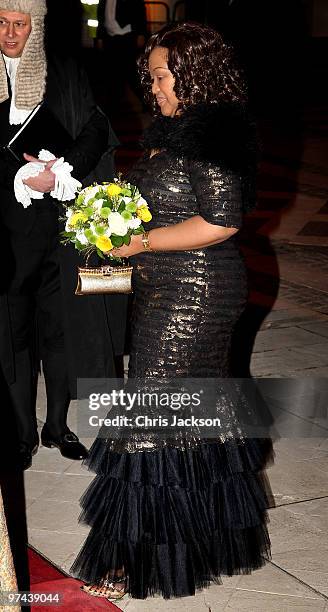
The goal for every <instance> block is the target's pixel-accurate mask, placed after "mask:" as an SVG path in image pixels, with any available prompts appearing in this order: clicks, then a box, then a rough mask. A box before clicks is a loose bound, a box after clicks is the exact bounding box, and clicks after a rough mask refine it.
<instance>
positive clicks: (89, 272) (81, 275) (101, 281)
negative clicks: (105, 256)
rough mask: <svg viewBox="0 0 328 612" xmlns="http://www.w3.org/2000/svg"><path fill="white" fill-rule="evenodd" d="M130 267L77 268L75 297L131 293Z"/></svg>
mask: <svg viewBox="0 0 328 612" xmlns="http://www.w3.org/2000/svg"><path fill="white" fill-rule="evenodd" d="M132 269H133V268H132V266H115V267H114V266H101V267H99V268H78V281H77V287H76V289H75V295H90V294H96V293H132V284H131V279H132Z"/></svg>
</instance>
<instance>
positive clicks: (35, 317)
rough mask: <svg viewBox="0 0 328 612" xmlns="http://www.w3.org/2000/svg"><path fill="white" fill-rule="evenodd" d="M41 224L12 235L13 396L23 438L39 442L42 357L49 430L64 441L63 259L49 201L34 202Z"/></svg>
mask: <svg viewBox="0 0 328 612" xmlns="http://www.w3.org/2000/svg"><path fill="white" fill-rule="evenodd" d="M33 206H36V207H37V214H36V220H35V223H34V226H33V228H32V230H31V231H30V232H29V233H28V234H24V233H23V232H18V231H17V232H11V235H10V243H11V256H12V270H13V272H12V278H11V280H10V284H9V288H8V304H9V317H10V327H11V333H12V341H13V347H14V353H15V382H14V383H13V384H12V385H9V392H10V396H11V400H12V404H13V408H14V412H15V417H16V423H17V431H18V437H19V439H20V441H21V442H25V443H27V444H29V445H30V446H34V444H36V443H37V442H38V434H37V421H36V414H35V406H36V387H37V372H38V368H37V367H36V365H37V363H38V357H41V360H42V366H43V371H44V376H45V383H46V392H47V426H48V429H49V430H50V432H51V434H52V435H54V436H59V435H61V434H62V433H64V431H65V430H66V417H67V410H68V406H69V399H70V398H69V391H68V377H67V371H66V367H65V355H64V351H65V347H64V332H63V321H62V309H63V304H62V296H61V289H60V271H59V260H58V240H59V238H58V232H59V230H58V212H57V209H56V208H55V205H54V204H53V203H51V202H47V201H46V200H44V201H43V200H42V201H40V202H37V203H36V202H34V204H33Z"/></svg>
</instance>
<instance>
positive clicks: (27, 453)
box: [17, 442, 39, 470]
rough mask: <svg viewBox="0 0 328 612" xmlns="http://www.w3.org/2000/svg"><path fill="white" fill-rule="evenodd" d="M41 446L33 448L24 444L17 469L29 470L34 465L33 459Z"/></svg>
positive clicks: (21, 446)
mask: <svg viewBox="0 0 328 612" xmlns="http://www.w3.org/2000/svg"><path fill="white" fill-rule="evenodd" d="M38 448H39V445H38V444H36V445H35V446H34V447H33V448H31V447H30V446H29V445H28V444H26V443H25V442H22V443H21V444H20V447H19V451H18V460H17V467H18V468H19V469H20V470H28V469H29V468H30V467H31V465H32V457H33V456H34V455H35V454H36V453H37V452H38Z"/></svg>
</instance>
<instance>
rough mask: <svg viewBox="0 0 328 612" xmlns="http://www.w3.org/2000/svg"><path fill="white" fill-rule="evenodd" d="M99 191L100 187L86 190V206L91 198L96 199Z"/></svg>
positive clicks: (95, 186)
mask: <svg viewBox="0 0 328 612" xmlns="http://www.w3.org/2000/svg"><path fill="white" fill-rule="evenodd" d="M98 191H99V185H94V187H88V188H87V189H86V190H85V196H84V204H87V203H88V202H89V200H91V198H94V197H95V195H96V193H98Z"/></svg>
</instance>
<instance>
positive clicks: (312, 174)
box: [25, 109, 328, 612]
mask: <svg viewBox="0 0 328 612" xmlns="http://www.w3.org/2000/svg"><path fill="white" fill-rule="evenodd" d="M320 112H321V114H322V116H323V110H322V109H321V111H320ZM315 116H316V109H312V110H311V109H310V110H309V111H308V117H307V126H308V129H307V131H305V134H304V142H303V149H302V154H301V156H300V158H299V159H298V160H295V158H294V157H293V156H292V154H289V144H290V141H289V140H288V137H286V142H282V141H280V143H279V142H278V139H277V142H275V140H274V138H273V137H272V139H271V141H270V137H269V136H267V142H271V144H272V146H271V147H270V146H269V147H267V149H266V156H265V158H264V161H263V164H262V168H261V175H260V207H259V209H258V211H256V212H255V213H253V214H252V215H251V216H250V219H249V220H248V221H247V223H246V229H247V228H248V230H247V232H246V235H245V239H244V240H243V248H244V253H245V256H246V259H247V262H248V267H249V270H250V281H251V283H250V284H251V293H250V308H251V309H252V308H253V311H251V312H253V313H257V315H259V317H258V320H259V325H258V328H256V330H255V331H256V337H255V343H254V345H253V346H252V359H251V372H252V374H253V375H254V376H258V377H268V378H275V377H282V378H289V377H296V378H297V379H299V380H300V381H302V382H303V383H304V386H303V393H302V397H303V399H304V397H305V396H306V395H307V394H308V393H310V394H311V389H312V387H311V384H312V379H317V378H321V379H324V378H326V377H327V376H328V343H327V337H328V234H327V231H326V230H327V226H328V214H327V213H328V204H327V200H328V197H327V196H328V184H327V174H328V163H327V160H326V150H327V146H326V145H327V143H326V136H327V135H326V132H325V131H320V129H314V128H313V125H314V124H315ZM325 116H326V115H325ZM268 132H269V127H268V129H267V134H268ZM122 139H123V140H124V134H123V138H122ZM131 156H132V157H133V155H131ZM296 162H297V163H296ZM295 168H296V170H297V171H295ZM250 230H253V234H252V238H251V239H250V237H249V235H250ZM254 230H255V231H254ZM44 399H45V395H44V385H43V382H42V380H41V381H40V385H39V397H38V417H39V419H40V421H42V420H43V419H44V404H45V403H44ZM312 399H313V398H312ZM326 399H327V398H326V396H323V397H320V398H319V396H318V395H316V396H315V397H314V405H315V406H316V407H318V405H319V404H320V405H321V413H320V411H319V412H318V413H317V414H315V415H309V414H307V415H306V417H304V414H303V412H302V410H301V408H300V406H301V404H302V402H300V404H295V403H294V404H293V405H292V406H291V407H290V411H291V413H292V418H293V421H292V423H293V427H292V429H291V430H290V432H289V434H288V435H287V436H284V437H281V438H280V439H279V440H278V441H277V442H276V444H275V452H276V460H275V464H274V465H273V466H272V467H271V468H269V471H268V475H269V479H270V482H271V486H272V490H273V493H274V497H275V502H276V506H275V507H274V508H271V509H270V510H269V517H270V524H269V532H270V536H271V540H272V561H270V562H269V563H268V564H267V565H266V566H265V567H264V568H263V569H261V570H259V571H257V572H255V573H254V574H253V575H251V576H237V577H234V578H227V579H224V580H223V585H222V586H212V587H211V588H209V589H207V590H205V591H203V592H200V593H197V595H196V596H195V597H187V598H183V599H180V600H172V601H170V602H167V601H164V600H163V599H162V598H160V597H157V598H155V599H150V600H146V601H140V600H132V599H129V598H128V597H126V598H124V600H123V601H122V602H120V603H119V604H118V605H119V607H120V608H121V609H122V610H127V611H128V612H137V611H139V610H140V611H141V610H142V611H143V612H148V611H149V612H150V611H151V612H155V611H156V612H157V611H158V612H160V611H161V610H166V611H169V612H178V611H182V610H193V611H195V612H196V610H197V612H198V611H199V612H200V611H201V610H204V612H221V611H223V610H225V611H228V610H231V611H233V612H237V611H239V610H241V611H242V610H245V611H246V610H247V611H249V612H255V611H256V610H259V611H261V612H269V610H272V611H276V610H281V611H282V612H289V611H292V610H295V611H296V610H297V611H298V610H299V611H304V612H311V611H312V610H313V611H322V612H323V611H324V610H328V570H327V559H328V535H327V534H328V438H327V433H328V431H327V430H328V426H327V411H326V410H327V409H326V406H327V401H326ZM319 400H320V401H319ZM303 404H304V402H303ZM75 419H76V406H75V405H73V406H72V408H71V411H70V422H71V425H72V427H74V424H75ZM306 419H307V422H309V420H310V421H311V419H312V421H311V422H312V424H313V426H314V429H313V432H315V433H313V435H307V436H306V437H305V436H304V437H303V436H302V431H303V429H302V427H303V425H304V420H306ZM298 426H299V427H298ZM299 432H300V433H299ZM86 443H87V444H89V443H90V441H89V440H86ZM91 479H92V475H90V474H89V473H88V472H87V471H86V470H85V469H83V468H82V467H81V466H80V465H79V464H78V463H76V462H70V461H68V460H65V459H63V458H62V457H61V456H60V455H59V453H58V451H56V450H48V449H45V448H40V450H39V452H38V454H37V455H36V457H35V458H34V461H33V466H32V468H31V469H30V470H28V472H27V473H26V475H25V483H26V497H27V514H28V528H29V539H30V543H31V544H32V545H33V546H35V547H36V548H37V549H38V550H40V551H41V552H42V553H43V554H44V555H46V556H47V557H48V558H49V559H51V560H52V561H53V562H54V563H55V564H57V565H58V566H60V567H61V568H63V569H64V570H65V571H69V567H70V565H71V563H72V561H73V559H74V557H75V555H76V553H77V551H78V550H79V548H80V546H81V544H82V542H83V540H84V539H85V537H86V535H87V531H88V530H87V528H86V527H84V526H81V525H78V515H79V504H78V500H79V497H80V495H81V494H82V492H83V491H84V490H85V488H86V487H87V485H88V484H89V482H90V481H91ZM49 501H51V503H49ZM84 609H85V610H88V611H91V610H92V599H91V600H90V598H88V597H87V596H86V602H85V608H84Z"/></svg>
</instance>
